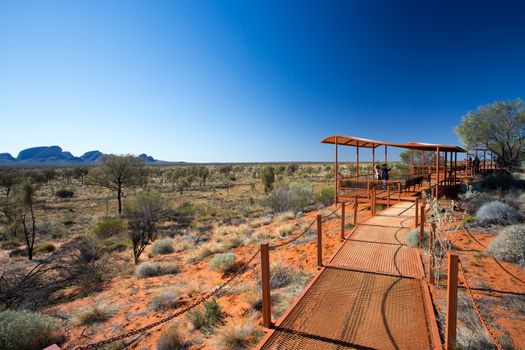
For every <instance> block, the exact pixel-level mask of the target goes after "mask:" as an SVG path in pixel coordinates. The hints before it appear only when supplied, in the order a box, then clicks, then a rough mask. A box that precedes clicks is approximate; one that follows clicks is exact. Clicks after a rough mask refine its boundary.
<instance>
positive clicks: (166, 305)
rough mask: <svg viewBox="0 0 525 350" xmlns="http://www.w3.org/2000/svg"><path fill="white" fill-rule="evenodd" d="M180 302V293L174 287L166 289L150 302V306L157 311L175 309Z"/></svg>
mask: <svg viewBox="0 0 525 350" xmlns="http://www.w3.org/2000/svg"><path fill="white" fill-rule="evenodd" d="M178 304H179V293H177V292H176V291H175V290H174V289H171V288H169V289H165V290H163V291H162V292H161V293H160V294H159V295H157V296H156V297H155V298H153V300H152V301H151V303H150V307H151V308H152V309H153V310H155V311H166V310H170V309H174V308H176V307H177V305H178Z"/></svg>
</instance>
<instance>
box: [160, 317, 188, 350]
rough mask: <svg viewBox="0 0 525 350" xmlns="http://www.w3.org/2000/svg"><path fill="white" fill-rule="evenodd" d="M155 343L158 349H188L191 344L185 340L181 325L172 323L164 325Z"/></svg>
mask: <svg viewBox="0 0 525 350" xmlns="http://www.w3.org/2000/svg"><path fill="white" fill-rule="evenodd" d="M155 345H156V346H157V350H183V349H187V348H188V345H189V344H188V343H187V342H186V341H185V340H184V337H183V336H182V334H181V332H180V331H179V327H178V326H177V325H175V324H173V323H170V324H168V325H167V326H166V327H164V329H163V330H162V333H161V334H160V337H159V339H158V340H157V343H156V344H155Z"/></svg>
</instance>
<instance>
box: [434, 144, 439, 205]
mask: <svg viewBox="0 0 525 350" xmlns="http://www.w3.org/2000/svg"><path fill="white" fill-rule="evenodd" d="M439 153H440V152H439V147H438V148H437V151H436V192H435V196H436V198H439Z"/></svg>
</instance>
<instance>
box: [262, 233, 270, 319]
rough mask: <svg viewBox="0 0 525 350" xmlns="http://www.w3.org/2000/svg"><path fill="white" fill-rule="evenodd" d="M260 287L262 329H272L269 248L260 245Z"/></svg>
mask: <svg viewBox="0 0 525 350" xmlns="http://www.w3.org/2000/svg"><path fill="white" fill-rule="evenodd" d="M261 286H262V304H263V305H262V317H263V327H265V328H271V327H272V305H271V297H270V246H269V245H268V243H262V244H261Z"/></svg>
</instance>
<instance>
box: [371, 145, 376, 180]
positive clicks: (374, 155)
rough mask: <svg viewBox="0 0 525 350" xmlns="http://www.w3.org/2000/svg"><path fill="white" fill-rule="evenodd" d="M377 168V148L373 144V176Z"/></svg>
mask: <svg viewBox="0 0 525 350" xmlns="http://www.w3.org/2000/svg"><path fill="white" fill-rule="evenodd" d="M375 166H376V148H375V146H374V144H372V174H374V171H375V170H374V168H375Z"/></svg>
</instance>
